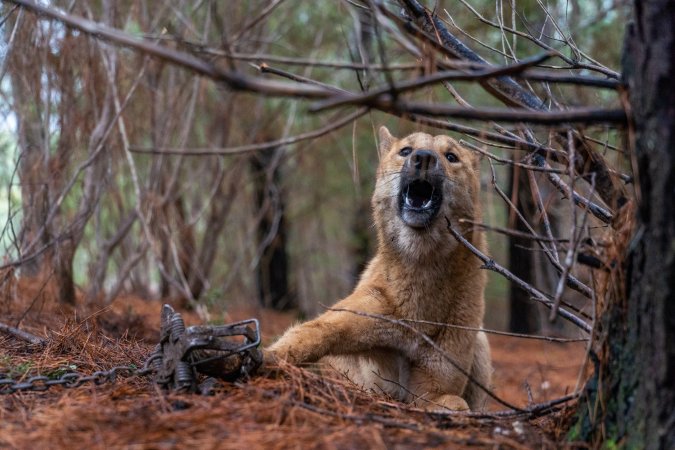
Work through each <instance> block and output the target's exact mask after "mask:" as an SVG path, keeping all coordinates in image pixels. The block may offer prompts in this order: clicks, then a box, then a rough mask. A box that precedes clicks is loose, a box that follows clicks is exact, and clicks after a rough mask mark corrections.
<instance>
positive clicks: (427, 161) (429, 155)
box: [410, 150, 438, 171]
mask: <svg viewBox="0 0 675 450" xmlns="http://www.w3.org/2000/svg"><path fill="white" fill-rule="evenodd" d="M410 161H411V162H412V166H413V167H414V168H415V169H416V170H425V171H426V170H431V169H435V168H436V167H438V159H437V158H436V155H435V154H434V152H432V151H430V150H415V152H414V153H413V154H412V155H411V156H410Z"/></svg>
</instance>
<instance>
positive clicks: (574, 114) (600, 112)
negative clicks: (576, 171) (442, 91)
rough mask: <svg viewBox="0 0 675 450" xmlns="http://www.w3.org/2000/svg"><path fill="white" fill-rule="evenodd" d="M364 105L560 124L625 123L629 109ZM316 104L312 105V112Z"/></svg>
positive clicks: (382, 102) (386, 101)
mask: <svg viewBox="0 0 675 450" xmlns="http://www.w3.org/2000/svg"><path fill="white" fill-rule="evenodd" d="M353 103H354V104H363V105H367V106H370V107H372V108H376V109H379V110H382V111H385V112H392V113H395V114H404V113H409V114H421V115H427V116H436V117H438V116H440V117H446V118H449V117H452V118H456V119H467V120H469V119H471V120H495V121H500V122H511V123H521V122H525V123H533V124H542V125H560V124H571V123H586V124H591V123H611V124H617V125H625V124H626V123H627V121H628V118H627V116H626V112H625V111H624V110H622V109H602V108H587V107H584V108H574V109H569V110H565V111H533V110H530V109H522V108H519V109H503V108H491V107H483V108H473V109H466V108H464V107H461V106H451V105H447V104H434V103H421V102H406V101H402V100H393V99H391V98H377V99H375V100H371V101H365V102H356V101H355V102H353ZM312 110H313V107H310V111H312Z"/></svg>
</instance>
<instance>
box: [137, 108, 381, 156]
mask: <svg viewBox="0 0 675 450" xmlns="http://www.w3.org/2000/svg"><path fill="white" fill-rule="evenodd" d="M367 112H368V109H367V108H359V109H357V110H356V111H354V112H353V113H351V114H349V115H347V116H345V117H343V118H341V119H338V120H336V121H332V120H331V121H329V123H328V125H326V126H324V127H321V128H318V129H316V130H313V131H308V132H307V133H302V134H298V135H296V136H289V137H286V138H283V139H277V140H276V141H269V142H262V143H260V144H248V145H240V146H236V147H227V148H213V149H212V148H192V149H190V148H173V147H161V148H149V147H130V148H129V150H130V151H132V152H134V153H150V154H154V155H183V156H204V155H238V154H241V153H248V152H254V151H258V150H267V149H270V148H277V147H281V146H286V145H291V144H295V143H296V142H301V141H306V140H309V139H314V138H318V137H320V136H324V135H326V134H329V133H330V132H332V131H335V130H337V129H339V128H342V127H343V126H345V125H348V124H350V123H351V122H353V121H354V120H356V119H358V118H359V117H361V116H363V115H365V114H366V113H367Z"/></svg>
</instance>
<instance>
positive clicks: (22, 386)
mask: <svg viewBox="0 0 675 450" xmlns="http://www.w3.org/2000/svg"><path fill="white" fill-rule="evenodd" d="M259 345H260V331H259V324H258V320H257V319H249V320H244V321H242V322H237V323H233V324H228V325H217V326H206V325H202V326H192V327H188V328H186V327H185V322H183V318H182V317H181V315H180V313H177V312H176V311H174V309H173V308H172V307H171V306H169V305H164V306H163V307H162V320H161V329H160V341H159V344H157V346H156V347H155V349H154V351H153V352H152V353H151V354H150V356H149V357H148V358H147V359H146V360H145V363H144V364H143V366H142V367H141V368H140V369H139V368H137V367H136V366H135V365H129V366H117V367H113V368H112V369H110V370H105V371H97V372H94V373H93V374H91V375H85V374H81V373H79V372H66V373H64V374H63V375H61V376H59V377H58V378H50V377H47V376H43V375H36V376H32V377H29V378H25V379H18V380H17V379H14V378H11V377H3V375H2V374H1V373H0V395H3V394H13V393H15V392H19V391H34V392H40V391H46V390H48V389H50V388H51V387H53V386H63V387H64V388H76V387H79V386H82V385H83V384H86V383H93V384H94V385H97V386H98V385H101V384H105V383H113V382H115V379H116V378H117V376H118V375H126V376H146V375H151V374H154V375H155V383H157V384H158V385H160V386H162V387H163V388H165V389H168V390H174V391H179V392H200V393H202V394H204V395H207V394H210V393H211V392H212V390H213V387H214V385H215V382H214V379H213V378H211V377H215V378H221V379H224V380H227V381H234V380H237V379H239V378H242V377H244V378H247V377H249V376H251V375H252V374H253V373H254V372H255V371H256V369H258V367H260V365H261V364H262V352H261V351H260V350H259V349H258V346H259ZM197 373H201V374H203V375H207V376H208V377H209V378H206V380H204V381H202V382H201V383H199V382H198V381H199V377H198V375H197Z"/></svg>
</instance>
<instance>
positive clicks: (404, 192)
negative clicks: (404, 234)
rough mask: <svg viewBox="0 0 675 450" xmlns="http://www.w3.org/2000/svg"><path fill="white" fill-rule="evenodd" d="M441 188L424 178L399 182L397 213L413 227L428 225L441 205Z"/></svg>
mask: <svg viewBox="0 0 675 450" xmlns="http://www.w3.org/2000/svg"><path fill="white" fill-rule="evenodd" d="M441 199H442V194H441V188H440V186H436V185H435V184H433V183H430V182H429V181H426V180H421V179H416V180H412V181H410V182H407V183H406V182H405V181H404V182H403V183H401V192H400V193H399V213H400V216H401V219H402V220H403V222H405V224H406V225H408V226H410V227H413V228H421V227H425V226H427V225H429V223H431V221H432V220H433V219H434V217H435V216H436V214H437V213H438V210H439V209H440V206H441Z"/></svg>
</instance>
